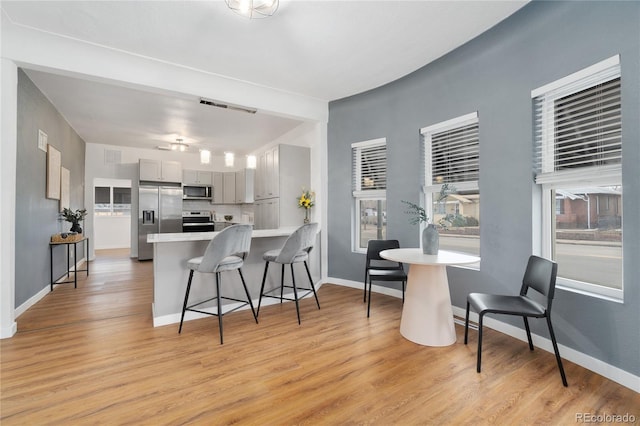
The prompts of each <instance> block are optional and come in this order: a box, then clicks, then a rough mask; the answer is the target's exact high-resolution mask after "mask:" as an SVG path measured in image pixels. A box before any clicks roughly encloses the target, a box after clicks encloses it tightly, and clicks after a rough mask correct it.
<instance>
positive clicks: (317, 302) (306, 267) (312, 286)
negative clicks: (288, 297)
mask: <svg viewBox="0 0 640 426" xmlns="http://www.w3.org/2000/svg"><path fill="white" fill-rule="evenodd" d="M304 267H305V269H306V270H307V276H308V277H309V284H311V290H313V296H314V297H315V298H316V305H318V309H320V301H319V300H318V294H317V293H316V287H315V286H314V285H313V278H311V272H309V266H308V265H307V261H306V260H305V261H304Z"/></svg>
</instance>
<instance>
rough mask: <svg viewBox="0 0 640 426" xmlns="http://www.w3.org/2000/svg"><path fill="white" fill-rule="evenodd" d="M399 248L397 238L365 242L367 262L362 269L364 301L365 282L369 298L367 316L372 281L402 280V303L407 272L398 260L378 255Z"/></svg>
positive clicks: (365, 296)
mask: <svg viewBox="0 0 640 426" xmlns="http://www.w3.org/2000/svg"><path fill="white" fill-rule="evenodd" d="M397 248H400V242H399V241H398V240H369V241H368V242H367V262H366V264H365V269H364V301H365V302H366V301H367V284H368V286H369V290H368V293H369V295H368V296H369V299H368V304H367V318H369V312H370V311H371V286H372V282H373V281H387V282H389V281H397V282H402V303H404V291H405V287H406V282H407V274H406V272H405V271H404V267H403V265H402V263H400V262H392V261H390V260H386V259H383V258H382V257H380V252H381V251H384V250H389V249H397Z"/></svg>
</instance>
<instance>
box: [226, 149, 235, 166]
mask: <svg viewBox="0 0 640 426" xmlns="http://www.w3.org/2000/svg"><path fill="white" fill-rule="evenodd" d="M233 157H234V155H233V152H225V153H224V165H225V166H227V167H233V162H234V161H233V160H234V158H233Z"/></svg>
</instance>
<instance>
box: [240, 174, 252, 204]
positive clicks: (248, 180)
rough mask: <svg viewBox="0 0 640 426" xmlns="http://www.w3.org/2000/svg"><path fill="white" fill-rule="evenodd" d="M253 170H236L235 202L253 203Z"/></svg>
mask: <svg viewBox="0 0 640 426" xmlns="http://www.w3.org/2000/svg"><path fill="white" fill-rule="evenodd" d="M254 172H255V170H253V169H244V170H238V171H237V172H236V204H247V203H253V201H254V197H253V187H254Z"/></svg>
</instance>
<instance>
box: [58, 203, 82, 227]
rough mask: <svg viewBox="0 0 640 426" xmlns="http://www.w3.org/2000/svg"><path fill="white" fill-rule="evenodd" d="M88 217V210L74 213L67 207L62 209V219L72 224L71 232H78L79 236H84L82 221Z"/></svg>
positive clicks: (79, 210)
mask: <svg viewBox="0 0 640 426" xmlns="http://www.w3.org/2000/svg"><path fill="white" fill-rule="evenodd" d="M86 215H87V210H86V209H78V210H76V211H73V210H71V209H70V208H68V207H65V208H64V209H62V213H60V216H61V217H62V219H64V220H66V221H67V222H70V223H71V229H70V231H71V232H77V233H78V234H82V228H81V227H80V221H81V220H84V218H85V216H86Z"/></svg>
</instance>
